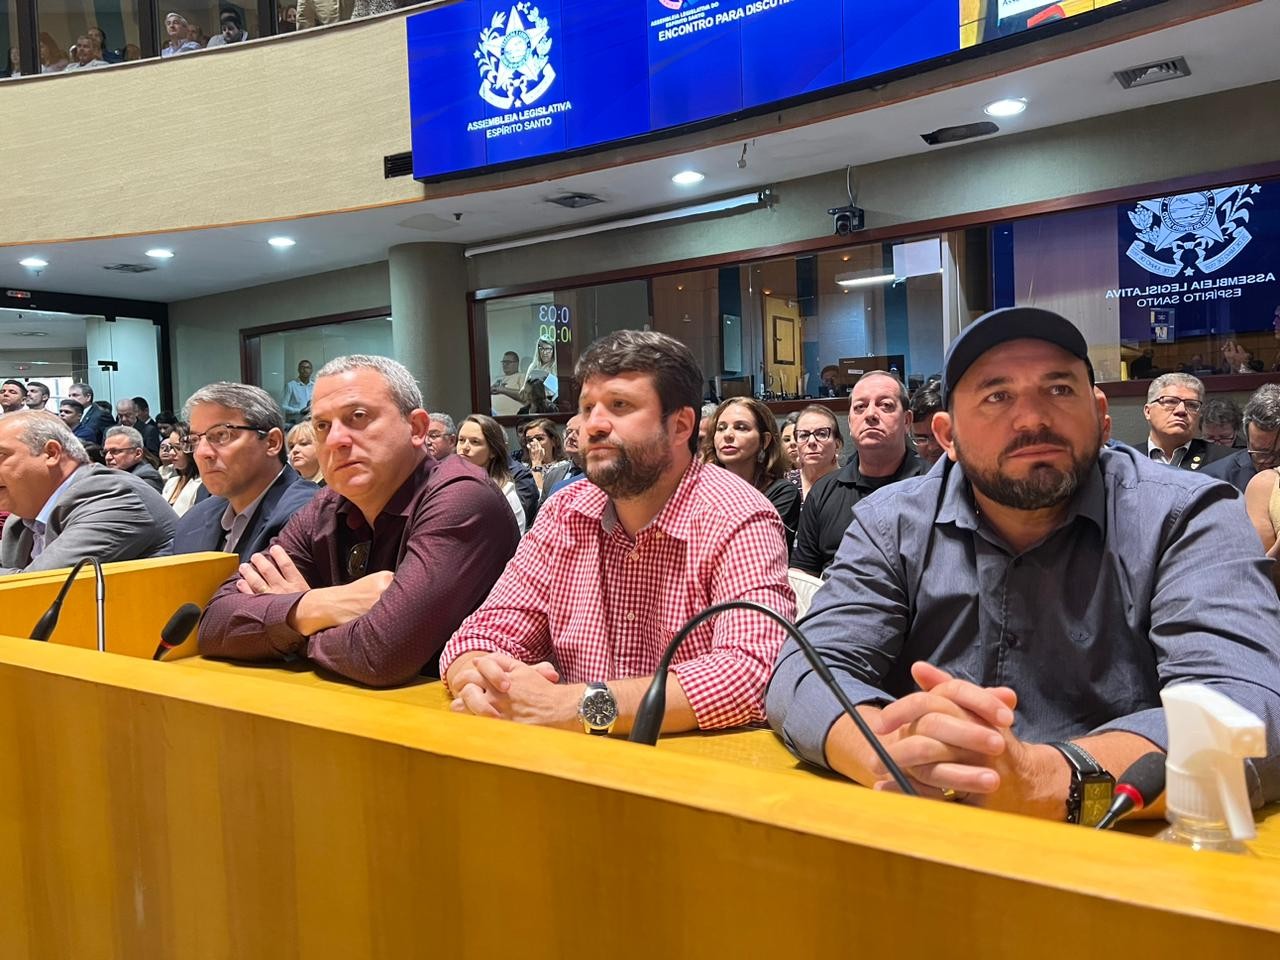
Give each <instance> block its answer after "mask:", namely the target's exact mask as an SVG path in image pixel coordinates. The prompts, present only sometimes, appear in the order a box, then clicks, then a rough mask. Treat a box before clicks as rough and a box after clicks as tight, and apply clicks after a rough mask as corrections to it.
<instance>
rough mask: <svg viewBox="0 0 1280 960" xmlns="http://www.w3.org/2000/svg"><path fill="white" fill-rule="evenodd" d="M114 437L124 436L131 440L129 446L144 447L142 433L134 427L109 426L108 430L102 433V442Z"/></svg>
mask: <svg viewBox="0 0 1280 960" xmlns="http://www.w3.org/2000/svg"><path fill="white" fill-rule="evenodd" d="M112 437H124V438H125V439H126V440H128V441H129V446H131V447H136V448H137V449H139V450H141V449H142V434H140V433H139V432H138V431H137V430H135V429H133V427H108V428H107V432H106V433H104V434H103V435H102V442H103V443H106V442H107V441H108V440H110V439H111V438H112Z"/></svg>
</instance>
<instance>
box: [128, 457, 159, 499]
mask: <svg viewBox="0 0 1280 960" xmlns="http://www.w3.org/2000/svg"><path fill="white" fill-rule="evenodd" d="M129 472H130V473H132V474H133V475H134V476H135V477H137V478H138V479H139V480H141V481H142V482H143V483H146V484H149V485H150V486H152V487H154V488H155V489H156V491H157V492H160V491H163V490H164V480H162V479H161V478H160V471H159V470H157V469H156V468H155V467H153V466H152V465H151V464H149V463H147V461H145V460H139V461H138V462H137V463H135V464H134V465H133V467H132V468H131V469H130V470H129Z"/></svg>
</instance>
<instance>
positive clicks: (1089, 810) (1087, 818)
mask: <svg viewBox="0 0 1280 960" xmlns="http://www.w3.org/2000/svg"><path fill="white" fill-rule="evenodd" d="M1050 746H1052V747H1053V748H1054V749H1056V750H1057V751H1058V752H1059V753H1061V754H1062V755H1063V756H1064V757H1066V758H1067V763H1068V764H1070V766H1071V789H1070V790H1069V791H1068V793H1067V822H1068V823H1079V824H1083V825H1084V826H1086V827H1093V826H1096V825H1097V824H1098V821H1100V820H1101V819H1102V818H1103V817H1104V816H1105V815H1106V812H1107V810H1108V809H1109V808H1110V806H1111V795H1112V793H1113V792H1114V790H1115V785H1116V780H1115V777H1113V776H1111V774H1110V773H1108V772H1107V770H1106V768H1105V767H1103V766H1102V764H1100V763H1099V762H1098V761H1097V760H1096V759H1094V757H1093V755H1092V754H1091V753H1089V751H1088V750H1086V749H1084V747H1082V746H1080V745H1079V744H1078V743H1071V742H1070V741H1067V740H1063V741H1059V742H1056V743H1052V744H1050Z"/></svg>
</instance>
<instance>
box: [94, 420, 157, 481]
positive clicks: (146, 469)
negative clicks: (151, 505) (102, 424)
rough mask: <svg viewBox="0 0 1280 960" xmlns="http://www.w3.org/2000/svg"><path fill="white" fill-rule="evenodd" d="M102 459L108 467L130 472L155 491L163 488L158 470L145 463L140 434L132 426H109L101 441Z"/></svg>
mask: <svg viewBox="0 0 1280 960" xmlns="http://www.w3.org/2000/svg"><path fill="white" fill-rule="evenodd" d="M102 459H104V460H105V461H106V462H107V466H108V467H113V468H114V469H116V470H123V471H125V472H126V473H132V474H133V475H134V476H135V477H137V478H138V479H139V480H141V481H142V482H143V483H146V484H149V485H150V486H151V488H152V489H154V490H156V491H157V492H159V491H161V490H163V489H164V481H163V480H161V479H160V472H159V471H158V470H156V468H155V467H153V466H152V465H151V464H149V463H147V460H146V454H145V451H143V449H142V434H141V433H139V432H138V431H137V430H135V429H134V428H133V427H111V428H110V429H108V430H107V436H106V439H105V440H103V442H102Z"/></svg>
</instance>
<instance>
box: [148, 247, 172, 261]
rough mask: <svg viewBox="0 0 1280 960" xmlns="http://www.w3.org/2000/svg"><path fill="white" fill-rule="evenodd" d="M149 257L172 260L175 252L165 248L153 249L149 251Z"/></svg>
mask: <svg viewBox="0 0 1280 960" xmlns="http://www.w3.org/2000/svg"><path fill="white" fill-rule="evenodd" d="M147 256H148V257H154V258H155V259H156V260H172V259H173V251H172V250H166V249H165V248H164V247H152V248H151V249H150V250H148V251H147Z"/></svg>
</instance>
